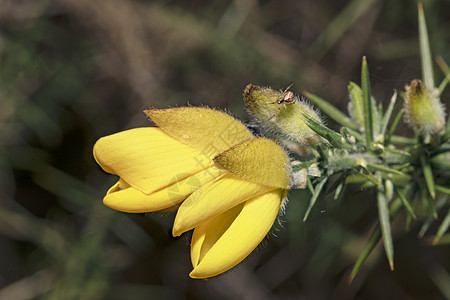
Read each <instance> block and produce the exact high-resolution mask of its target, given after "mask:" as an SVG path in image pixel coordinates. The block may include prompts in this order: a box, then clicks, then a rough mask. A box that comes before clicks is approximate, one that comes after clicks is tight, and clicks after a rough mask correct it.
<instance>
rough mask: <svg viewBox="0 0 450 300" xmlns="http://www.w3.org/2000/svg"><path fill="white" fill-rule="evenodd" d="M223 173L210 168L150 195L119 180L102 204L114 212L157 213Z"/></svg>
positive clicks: (176, 181)
mask: <svg viewBox="0 0 450 300" xmlns="http://www.w3.org/2000/svg"><path fill="white" fill-rule="evenodd" d="M223 173H225V171H223V170H219V169H217V168H216V167H214V166H213V167H210V168H208V169H205V170H203V171H201V172H199V173H196V174H194V175H192V176H189V177H187V178H184V179H182V180H179V181H178V180H175V181H174V182H173V183H172V184H171V185H169V186H168V187H166V188H163V189H161V190H158V191H156V192H153V193H151V194H144V193H142V192H141V191H139V190H137V189H135V188H133V187H131V186H130V185H129V184H128V183H126V182H125V181H124V180H122V179H120V180H119V181H118V182H117V183H116V184H115V185H114V186H113V187H112V188H111V189H110V190H109V191H108V193H107V194H106V196H105V198H104V199H103V203H104V204H105V205H106V206H108V207H111V208H113V209H116V210H120V211H124V212H129V213H143V212H151V211H157V210H161V209H165V208H168V207H171V206H174V205H176V204H178V203H180V202H181V201H183V200H184V199H186V198H187V197H188V196H189V195H190V194H191V193H192V192H194V191H195V190H197V189H198V188H200V187H201V186H203V185H205V184H206V183H208V182H209V181H211V180H213V179H214V178H215V177H217V176H220V175H222V174H223Z"/></svg>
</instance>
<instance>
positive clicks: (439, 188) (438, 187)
mask: <svg viewBox="0 0 450 300" xmlns="http://www.w3.org/2000/svg"><path fill="white" fill-rule="evenodd" d="M435 188H436V190H437V191H439V192H442V193H445V194H449V195H450V188H448V187H445V186H441V185H436V186H435Z"/></svg>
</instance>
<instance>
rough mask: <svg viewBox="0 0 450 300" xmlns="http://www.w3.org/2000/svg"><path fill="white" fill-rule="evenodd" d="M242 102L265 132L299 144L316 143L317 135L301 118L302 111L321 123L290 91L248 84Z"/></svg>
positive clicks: (312, 111) (310, 108)
mask: <svg viewBox="0 0 450 300" xmlns="http://www.w3.org/2000/svg"><path fill="white" fill-rule="evenodd" d="M244 102H245V105H246V106H247V111H248V113H249V115H250V116H251V117H252V119H253V120H254V121H255V122H256V123H257V125H259V126H260V128H261V129H262V130H263V131H265V132H266V133H267V134H269V135H271V136H272V137H275V138H277V139H279V140H280V139H281V140H282V139H286V140H288V141H291V142H295V143H298V144H300V145H302V146H306V145H314V144H317V143H319V142H320V137H319V135H317V134H316V133H315V132H314V131H312V130H311V129H310V128H309V127H308V126H307V125H306V123H305V122H304V121H303V116H302V113H306V114H308V115H310V116H311V117H312V118H314V119H316V120H317V121H319V122H321V120H320V117H319V115H318V114H317V112H316V111H314V109H313V108H312V107H311V106H310V105H309V104H308V103H306V102H304V101H302V100H300V99H299V98H298V97H296V96H295V95H294V94H293V93H292V92H291V91H275V90H272V89H270V88H264V87H259V86H256V85H252V84H249V85H247V86H246V88H245V90H244Z"/></svg>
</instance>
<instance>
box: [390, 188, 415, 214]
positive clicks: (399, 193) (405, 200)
mask: <svg viewBox="0 0 450 300" xmlns="http://www.w3.org/2000/svg"><path fill="white" fill-rule="evenodd" d="M394 189H395V193H396V194H397V195H398V197H399V198H400V200H401V201H402V204H403V206H404V207H405V208H406V210H407V211H408V213H409V214H410V215H411V217H412V218H413V219H416V214H415V213H414V209H413V208H412V207H411V204H409V202H408V200H407V199H406V197H405V194H403V192H402V191H401V190H400V189H399V188H398V187H397V186H395V185H394Z"/></svg>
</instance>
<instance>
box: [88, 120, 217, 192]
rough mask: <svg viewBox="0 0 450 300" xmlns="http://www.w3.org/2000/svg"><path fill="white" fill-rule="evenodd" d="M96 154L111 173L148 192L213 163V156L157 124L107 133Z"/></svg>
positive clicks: (96, 149)
mask: <svg viewBox="0 0 450 300" xmlns="http://www.w3.org/2000/svg"><path fill="white" fill-rule="evenodd" d="M94 157H95V159H96V160H97V162H98V164H99V165H100V166H101V167H102V168H103V169H104V170H105V171H106V172H109V173H113V174H116V175H119V176H120V177H121V178H122V179H123V180H125V181H126V182H127V183H129V184H130V185H131V186H133V187H134V188H136V189H138V190H140V191H142V192H143V193H145V194H150V193H152V192H154V191H156V190H159V189H161V188H164V187H166V186H168V185H170V184H171V183H173V182H174V181H175V180H179V179H182V178H187V177H189V176H191V175H192V174H195V173H198V172H199V171H201V170H203V169H205V168H207V167H209V166H211V165H212V164H213V163H212V161H211V159H210V158H209V157H208V156H206V155H205V154H203V153H202V152H200V151H197V150H195V149H193V148H191V147H189V146H187V145H185V144H183V143H181V142H179V141H177V140H175V139H174V138H172V137H170V136H168V135H167V134H165V133H164V132H163V131H161V129H158V128H154V127H145V128H135V129H131V130H127V131H122V132H119V133H116V134H113V135H109V136H106V137H103V138H101V139H99V140H98V141H97V143H96V144H95V146H94Z"/></svg>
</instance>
